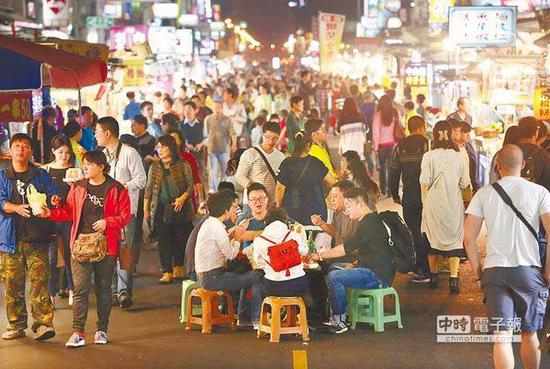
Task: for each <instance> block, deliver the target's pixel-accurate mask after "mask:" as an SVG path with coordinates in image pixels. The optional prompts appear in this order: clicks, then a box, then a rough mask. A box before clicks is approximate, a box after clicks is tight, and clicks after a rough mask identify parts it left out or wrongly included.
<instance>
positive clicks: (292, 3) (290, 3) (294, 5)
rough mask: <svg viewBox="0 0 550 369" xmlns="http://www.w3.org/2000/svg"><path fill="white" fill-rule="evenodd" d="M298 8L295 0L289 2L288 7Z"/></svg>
mask: <svg viewBox="0 0 550 369" xmlns="http://www.w3.org/2000/svg"><path fill="white" fill-rule="evenodd" d="M297 6H298V3H297V2H296V1H294V0H290V1H289V2H288V7H289V8H295V7H297Z"/></svg>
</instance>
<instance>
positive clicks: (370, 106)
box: [361, 90, 376, 176]
mask: <svg viewBox="0 0 550 369" xmlns="http://www.w3.org/2000/svg"><path fill="white" fill-rule="evenodd" d="M363 95H364V100H363V101H364V103H363V104H362V105H361V113H362V114H363V121H364V122H365V124H366V125H367V142H366V145H365V150H366V151H365V159H366V160H367V168H368V170H369V174H370V175H371V176H372V173H374V161H373V159H372V121H373V119H374V113H375V112H376V102H375V101H374V98H375V96H374V94H373V93H372V92H371V91H370V90H367V91H365V93H364V94H363Z"/></svg>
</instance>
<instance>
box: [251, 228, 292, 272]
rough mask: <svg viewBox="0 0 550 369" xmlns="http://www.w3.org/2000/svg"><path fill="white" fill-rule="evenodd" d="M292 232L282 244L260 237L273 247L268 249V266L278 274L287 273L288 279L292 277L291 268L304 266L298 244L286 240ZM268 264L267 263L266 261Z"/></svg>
mask: <svg viewBox="0 0 550 369" xmlns="http://www.w3.org/2000/svg"><path fill="white" fill-rule="evenodd" d="M289 235H290V231H288V233H287V234H286V235H285V237H284V238H283V241H282V242H281V243H276V242H273V241H271V240H270V239H269V238H266V237H264V236H260V237H261V238H263V239H264V240H266V241H267V242H269V243H272V244H273V246H269V247H268V248H267V255H268V256H269V261H270V262H268V264H269V266H270V267H271V268H272V269H273V270H274V271H276V272H285V276H286V277H290V268H294V267H295V266H298V265H300V264H302V257H301V256H300V252H299V251H298V242H296V240H288V241H287V240H286V239H287V237H288V236H289ZM266 262H267V261H266Z"/></svg>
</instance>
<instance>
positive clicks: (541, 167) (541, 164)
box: [517, 117, 550, 191]
mask: <svg viewBox="0 0 550 369" xmlns="http://www.w3.org/2000/svg"><path fill="white" fill-rule="evenodd" d="M539 129H540V122H539V121H538V120H537V119H536V118H535V117H523V118H521V119H520V120H519V123H518V133H519V137H520V139H519V142H518V143H517V146H519V148H520V149H521V151H522V152H523V158H524V160H525V167H524V168H523V169H522V171H521V176H522V177H523V178H525V179H527V180H529V181H531V182H534V183H536V184H538V185H541V186H543V187H545V188H546V189H547V190H549V191H550V154H549V153H548V152H547V151H545V150H543V149H542V148H541V147H540V146H538V145H537V144H536V142H537V138H538V136H539Z"/></svg>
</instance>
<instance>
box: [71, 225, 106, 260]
mask: <svg viewBox="0 0 550 369" xmlns="http://www.w3.org/2000/svg"><path fill="white" fill-rule="evenodd" d="M71 253H72V256H73V258H75V259H76V260H77V261H78V262H79V263H97V262H99V261H101V260H103V259H104V258H105V255H107V238H106V237H105V234H104V233H103V232H94V233H81V234H79V235H78V237H77V238H76V240H75V241H74V245H73V249H72V252H71Z"/></svg>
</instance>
